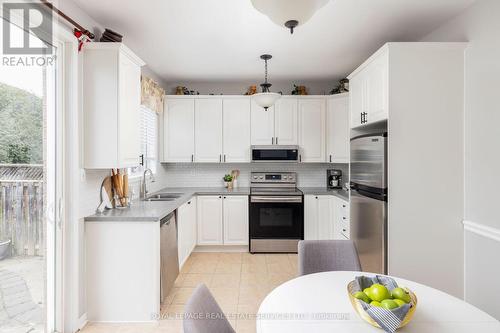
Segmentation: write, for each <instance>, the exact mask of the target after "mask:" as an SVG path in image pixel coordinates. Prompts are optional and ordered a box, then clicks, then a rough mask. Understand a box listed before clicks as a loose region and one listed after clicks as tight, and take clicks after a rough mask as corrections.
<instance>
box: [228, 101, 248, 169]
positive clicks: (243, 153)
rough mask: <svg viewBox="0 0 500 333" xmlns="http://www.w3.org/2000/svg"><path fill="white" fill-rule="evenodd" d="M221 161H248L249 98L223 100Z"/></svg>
mask: <svg viewBox="0 0 500 333" xmlns="http://www.w3.org/2000/svg"><path fill="white" fill-rule="evenodd" d="M222 127H223V129H222V133H223V144H222V147H223V162H227V163H246V162H250V99H248V98H240V97H228V98H225V99H224V100H223V119H222Z"/></svg>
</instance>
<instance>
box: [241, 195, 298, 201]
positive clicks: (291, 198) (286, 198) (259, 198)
mask: <svg viewBox="0 0 500 333" xmlns="http://www.w3.org/2000/svg"><path fill="white" fill-rule="evenodd" d="M250 202H255V203H260V202H283V203H302V197H298V196H280V197H271V196H253V195H252V196H250Z"/></svg>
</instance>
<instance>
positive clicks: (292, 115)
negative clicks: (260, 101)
mask: <svg viewBox="0 0 500 333" xmlns="http://www.w3.org/2000/svg"><path fill="white" fill-rule="evenodd" d="M298 124H299V121H298V99H297V98H296V97H291V96H283V97H281V98H280V99H279V100H278V102H277V103H276V106H275V108H274V144H276V145H297V144H299V138H298V135H299V127H298Z"/></svg>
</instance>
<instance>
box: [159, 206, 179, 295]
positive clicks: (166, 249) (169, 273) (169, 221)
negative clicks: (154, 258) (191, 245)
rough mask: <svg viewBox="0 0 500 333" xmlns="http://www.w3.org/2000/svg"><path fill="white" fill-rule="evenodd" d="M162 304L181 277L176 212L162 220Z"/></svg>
mask: <svg viewBox="0 0 500 333" xmlns="http://www.w3.org/2000/svg"><path fill="white" fill-rule="evenodd" d="M160 260H161V273H160V281H161V285H160V289H161V293H160V302H163V300H164V299H165V297H167V295H168V293H169V292H170V290H171V289H172V287H173V285H174V282H175V279H177V276H178V275H179V254H178V250H177V221H176V218H175V212H172V213H170V214H168V215H167V216H166V217H164V218H162V219H161V220H160Z"/></svg>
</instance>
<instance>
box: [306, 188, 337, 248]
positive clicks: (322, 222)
mask: <svg viewBox="0 0 500 333" xmlns="http://www.w3.org/2000/svg"><path fill="white" fill-rule="evenodd" d="M333 226H334V212H333V197H332V196H330V195H305V196H304V239H306V240H318V239H334V228H333Z"/></svg>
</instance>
